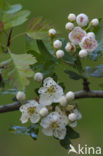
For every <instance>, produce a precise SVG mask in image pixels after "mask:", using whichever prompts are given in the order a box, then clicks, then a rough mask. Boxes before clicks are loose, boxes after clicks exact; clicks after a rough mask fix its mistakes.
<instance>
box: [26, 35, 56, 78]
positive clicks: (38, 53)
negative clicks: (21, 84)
mask: <svg viewBox="0 0 103 156" xmlns="http://www.w3.org/2000/svg"><path fill="white" fill-rule="evenodd" d="M26 41H27V42H28V44H29V48H27V49H29V50H28V52H29V53H31V54H32V55H33V56H35V58H36V59H37V63H36V64H35V65H34V66H32V67H33V68H32V69H33V70H34V71H39V72H42V73H43V74H44V75H48V74H52V73H54V69H55V67H56V64H57V59H56V57H55V56H54V55H53V54H51V52H50V51H49V49H48V47H47V46H46V44H45V42H44V41H41V40H37V41H35V42H36V47H34V48H33V46H32V45H31V39H30V38H28V37H27V40H26ZM30 46H31V50H30ZM33 49H34V50H33Z"/></svg>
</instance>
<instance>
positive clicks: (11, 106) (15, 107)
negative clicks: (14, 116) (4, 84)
mask: <svg viewBox="0 0 103 156" xmlns="http://www.w3.org/2000/svg"><path fill="white" fill-rule="evenodd" d="M20 106H21V104H20V103H19V102H14V103H12V104H8V105H1V106H0V113H5V112H11V111H16V110H19V107H20Z"/></svg>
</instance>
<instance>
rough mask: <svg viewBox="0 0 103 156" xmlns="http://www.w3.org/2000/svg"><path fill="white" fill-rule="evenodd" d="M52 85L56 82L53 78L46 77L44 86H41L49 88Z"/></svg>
mask: <svg viewBox="0 0 103 156" xmlns="http://www.w3.org/2000/svg"><path fill="white" fill-rule="evenodd" d="M52 85H56V82H55V81H54V80H53V78H51V77H48V78H46V79H45V80H44V84H43V86H44V87H50V86H52Z"/></svg>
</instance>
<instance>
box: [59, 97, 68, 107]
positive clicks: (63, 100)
mask: <svg viewBox="0 0 103 156" xmlns="http://www.w3.org/2000/svg"><path fill="white" fill-rule="evenodd" d="M67 103H68V102H67V99H66V97H65V96H62V97H61V98H60V105H61V106H66V105H67Z"/></svg>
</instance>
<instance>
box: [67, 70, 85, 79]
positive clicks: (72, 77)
mask: <svg viewBox="0 0 103 156" xmlns="http://www.w3.org/2000/svg"><path fill="white" fill-rule="evenodd" d="M65 73H66V74H68V75H69V77H70V78H71V79H74V80H79V79H81V78H82V76H81V75H80V74H78V73H76V72H74V71H71V70H65Z"/></svg>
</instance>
